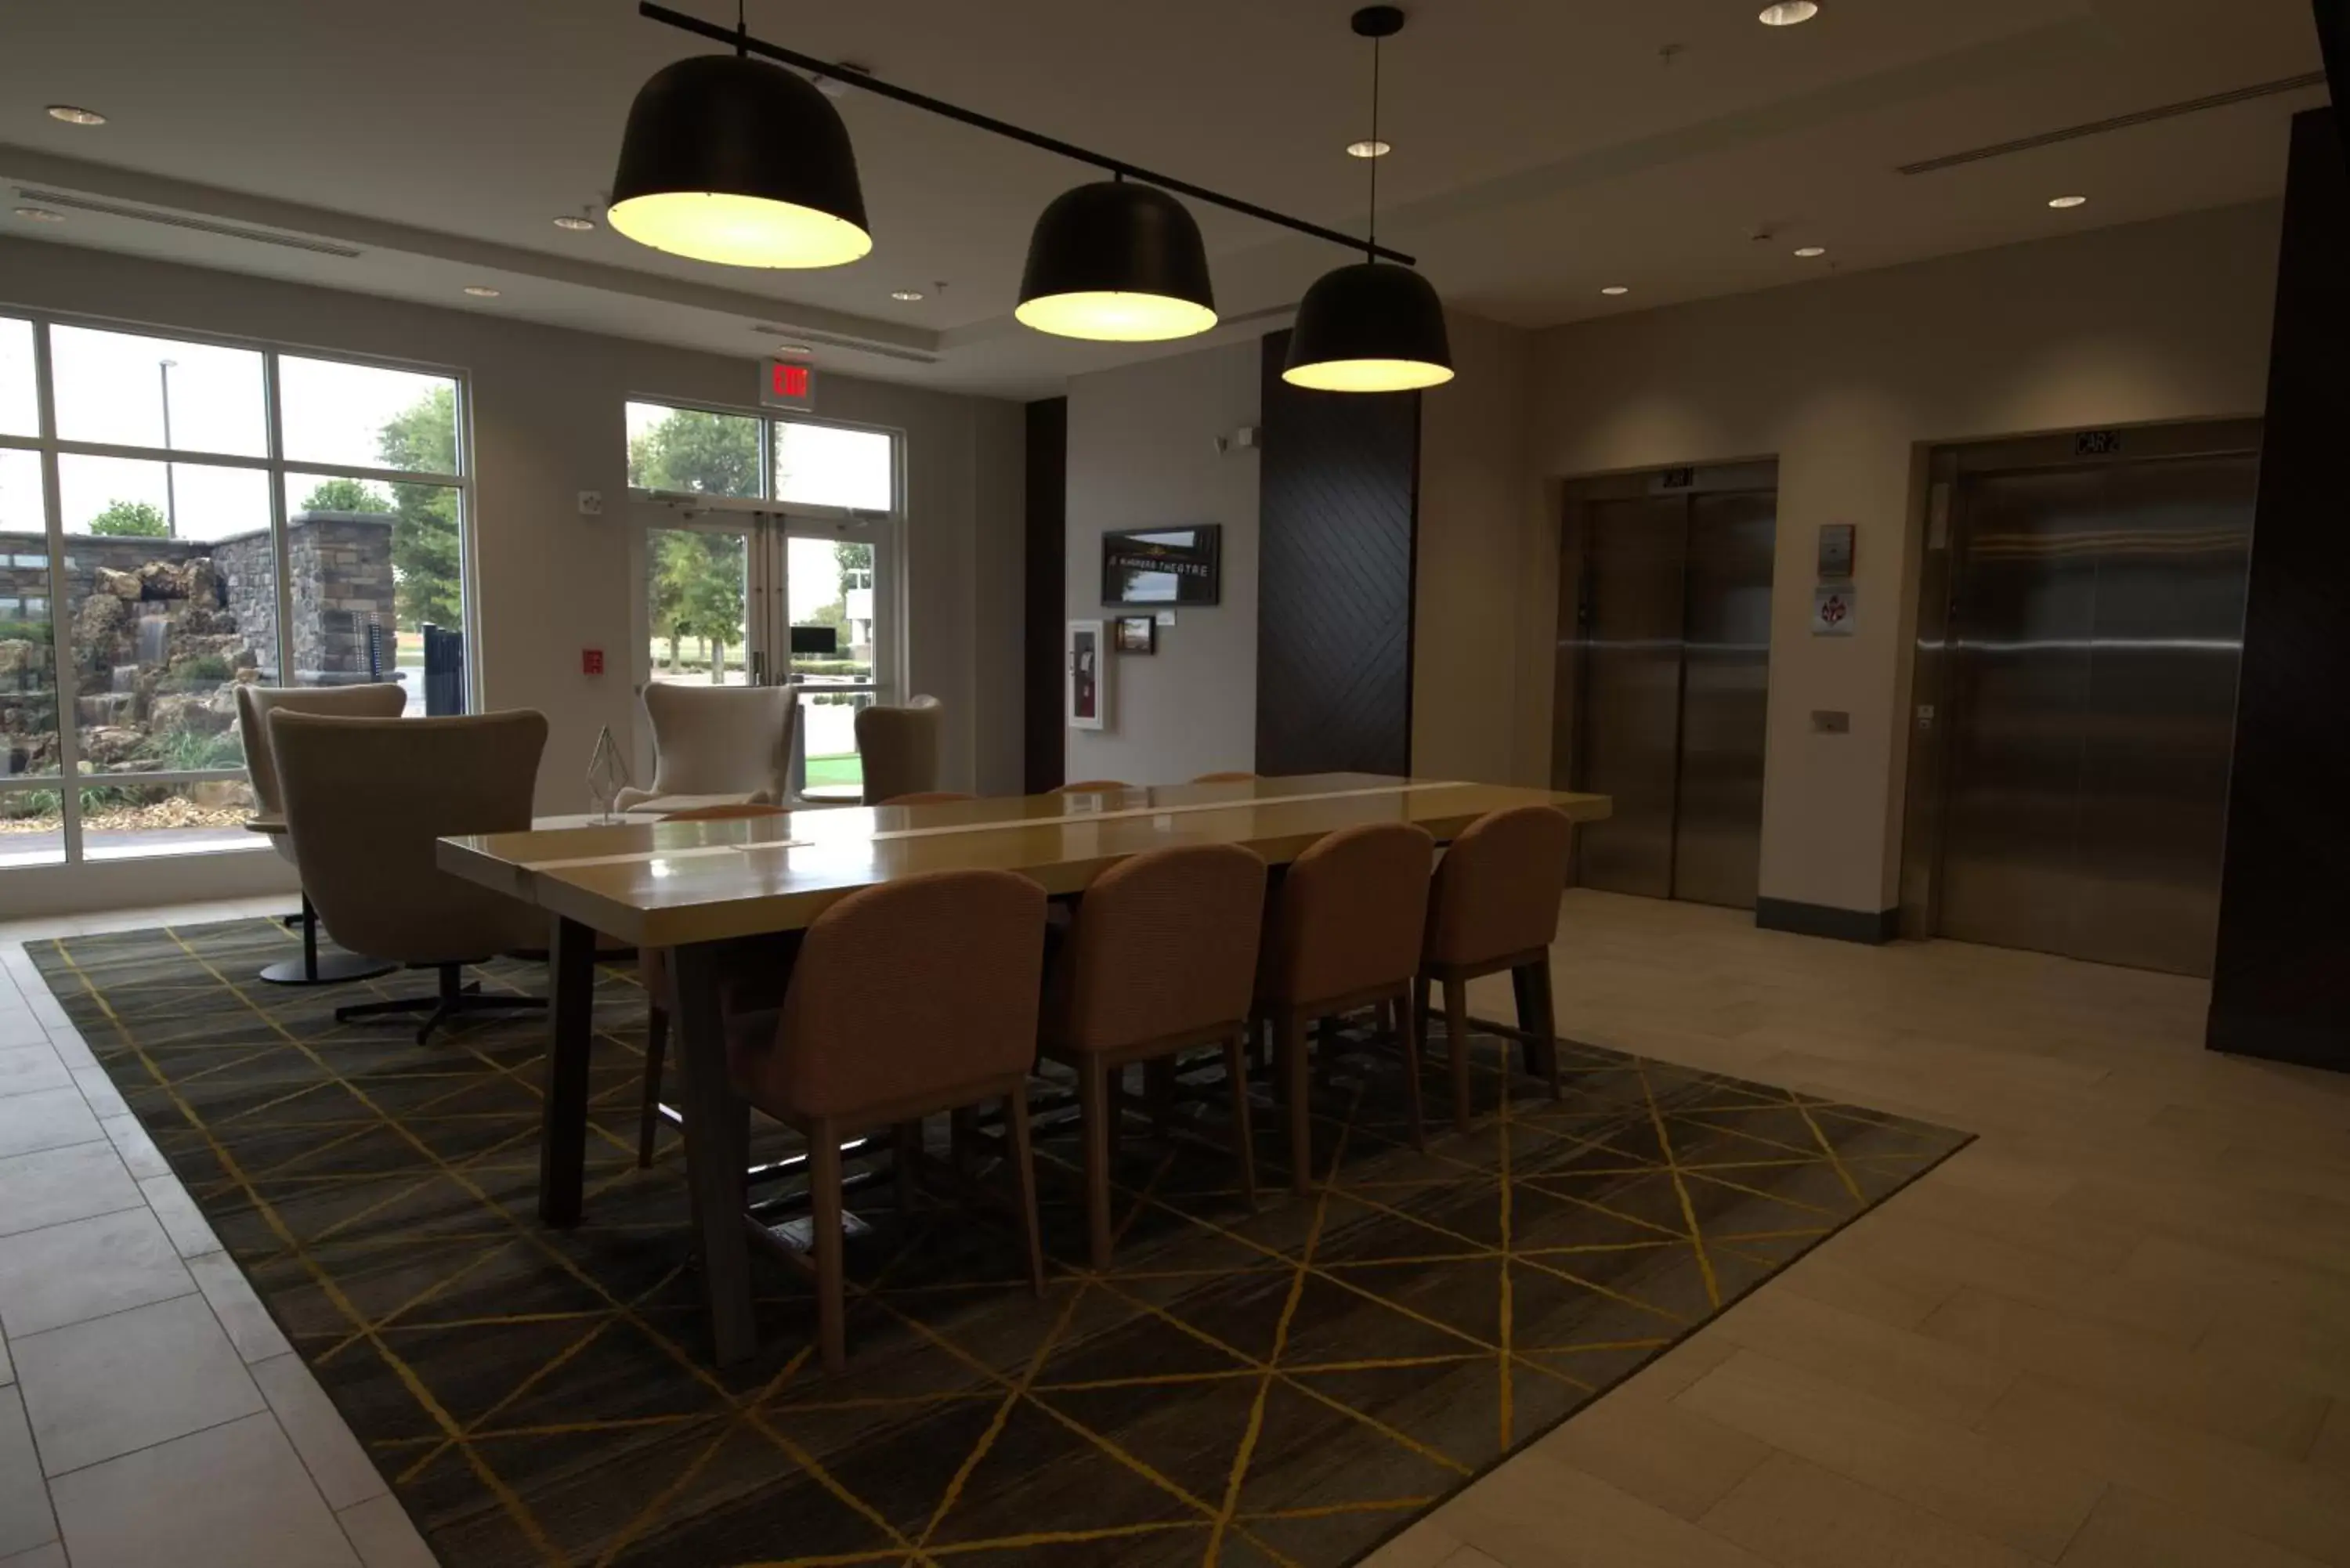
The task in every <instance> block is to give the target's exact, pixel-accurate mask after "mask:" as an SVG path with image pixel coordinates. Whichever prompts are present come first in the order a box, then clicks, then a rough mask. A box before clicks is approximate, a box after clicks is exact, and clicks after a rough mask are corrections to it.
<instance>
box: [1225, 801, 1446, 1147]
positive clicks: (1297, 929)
mask: <svg viewBox="0 0 2350 1568" xmlns="http://www.w3.org/2000/svg"><path fill="white" fill-rule="evenodd" d="M1435 857H1436V841H1435V840H1434V839H1433V838H1431V837H1430V836H1429V835H1428V832H1427V830H1426V829H1425V828H1421V827H1419V826H1414V825H1412V824H1410V823H1408V822H1385V823H1378V824H1374V825H1371V826H1364V827H1349V828H1346V829H1343V830H1342V831H1340V832H1337V833H1333V834H1331V835H1330V836H1327V837H1326V838H1323V839H1321V840H1319V841H1317V842H1316V843H1315V844H1314V845H1313V846H1311V847H1310V848H1308V849H1307V850H1306V851H1305V853H1304V854H1302V855H1300V856H1299V857H1297V858H1296V859H1295V861H1293V862H1291V864H1290V867H1289V869H1288V871H1287V872H1286V873H1285V874H1284V876H1283V877H1282V879H1281V886H1280V888H1278V890H1277V891H1276V892H1275V893H1274V898H1273V900H1272V909H1271V912H1270V913H1269V915H1268V916H1267V918H1266V920H1265V929H1264V943H1263V957H1262V958H1261V959H1260V960H1259V961H1258V964H1257V987H1256V1011H1257V1013H1258V1015H1259V1016H1260V1017H1262V1018H1263V1019H1264V1020H1265V1021H1266V1022H1267V1023H1269V1024H1270V1025H1271V1026H1272V1028H1273V1031H1274V1043H1275V1047H1276V1053H1277V1056H1278V1061H1279V1069H1278V1070H1279V1071H1280V1072H1281V1074H1282V1075H1283V1083H1284V1085H1285V1088H1286V1094H1287V1098H1288V1102H1289V1145H1290V1164H1291V1178H1292V1184H1293V1186H1294V1187H1295V1189H1296V1190H1297V1191H1299V1192H1305V1191H1306V1190H1308V1189H1309V1187H1310V1185H1311V1177H1312V1169H1313V1147H1314V1143H1313V1117H1312V1115H1311V1112H1310V1110H1309V1108H1308V1106H1307V1105H1306V1072H1305V1069H1306V1061H1305V1025H1306V1024H1307V1023H1309V1022H1311V1021H1313V1020H1315V1019H1318V1018H1329V1017H1335V1016H1336V1015H1337V1014H1339V1013H1343V1012H1350V1011H1352V1010H1354V1009H1356V1008H1358V1007H1371V1006H1377V1005H1380V1004H1383V1003H1387V1002H1396V1003H1399V1005H1398V1006H1396V1007H1395V1008H1394V1009H1393V1011H1394V1012H1395V1013H1396V1014H1397V1015H1398V1016H1399V1019H1400V1021H1401V1027H1400V1029H1399V1034H1400V1036H1401V1040H1402V1044H1403V1054H1404V1081H1405V1085H1406V1093H1407V1095H1408V1096H1409V1104H1410V1109H1411V1136H1412V1142H1413V1143H1414V1144H1415V1145H1419V1144H1422V1143H1423V1142H1424V1137H1423V1134H1422V1131H1421V1128H1420V1115H1419V1019H1418V1017H1417V1015H1416V1010H1415V1009H1414V1008H1413V1007H1412V1006H1411V1001H1412V983H1413V981H1414V980H1415V979H1416V978H1417V977H1418V975H1419V958H1420V945H1421V940H1422V939H1423V937H1424V935H1425V933H1426V929H1427V921H1428V878H1429V866H1430V862H1431V861H1433V860H1434V858H1435Z"/></svg>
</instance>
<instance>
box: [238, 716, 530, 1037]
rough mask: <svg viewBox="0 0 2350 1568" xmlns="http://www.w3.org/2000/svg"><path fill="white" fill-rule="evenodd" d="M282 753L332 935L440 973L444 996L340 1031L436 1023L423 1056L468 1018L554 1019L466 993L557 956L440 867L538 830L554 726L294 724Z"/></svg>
mask: <svg viewBox="0 0 2350 1568" xmlns="http://www.w3.org/2000/svg"><path fill="white" fill-rule="evenodd" d="M269 741H270V746H271V748H272V750H273V751H274V752H275V753H276V762H277V780H278V786H279V788H280V789H281V790H283V792H284V794H285V801H286V829H287V831H288V832H289V833H290V834H291V835H292V836H293V839H294V853H295V856H296V860H297V862H298V864H299V865H300V866H301V867H302V880H303V882H304V884H305V885H306V886H307V888H309V891H310V898H311V899H312V901H313V902H315V903H316V904H317V909H318V918H319V919H321V920H322V921H324V922H325V924H326V928H327V931H328V935H330V936H332V937H333V938H334V939H335V940H337V941H338V942H341V943H343V944H344V945H345V946H347V947H349V948H353V949H356V950H359V951H362V952H369V953H374V954H376V955H378V956H379V957H381V958H387V959H393V960H396V961H399V962H400V963H403V964H406V965H408V966H409V967H410V968H411V969H431V970H436V971H439V973H440V978H441V985H440V989H439V992H437V993H436V994H433V995H428V996H416V997H400V998H397V999H395V1000H393V1001H390V1002H361V1003H359V1004H356V1005H353V1006H348V1007H338V1008H337V1009H336V1010H335V1019H336V1022H338V1023H347V1022H348V1021H349V1020H351V1019H354V1018H368V1017H373V1016H377V1015H379V1014H384V1013H397V1012H423V1013H426V1014H427V1017H426V1018H425V1021H424V1026H423V1027H422V1028H421V1029H420V1030H418V1031H417V1035H416V1038H417V1041H418V1043H419V1044H421V1043H422V1042H423V1041H424V1040H425V1039H426V1038H427V1037H429V1036H430V1035H431V1034H432V1031H433V1030H434V1029H436V1028H438V1027H439V1026H440V1025H441V1024H442V1023H443V1022H445V1021H446V1020H447V1019H449V1018H451V1017H452V1016H454V1015H455V1014H458V1013H463V1012H481V1011H484V1010H487V1009H491V1008H516V1007H545V1006H546V1000H545V999H544V998H542V997H533V996H518V995H513V994H507V993H498V992H484V991H482V989H481V987H480V984H479V982H475V983H474V984H472V985H466V984H464V983H463V968H464V966H465V965H466V964H468V963H474V962H479V961H482V960H484V959H488V958H491V957H494V956H495V955H496V954H498V953H501V952H506V951H511V950H515V949H517V948H544V947H545V946H546V917H545V916H543V915H541V914H540V913H539V911H538V910H536V909H533V908H532V907H531V906H530V905H528V904H525V903H523V902H521V901H520V900H518V899H515V898H508V897H506V896H505V895H504V894H503V893H496V892H493V891H491V890H490V889H489V888H484V887H482V886H480V885H479V884H476V883H473V882H468V881H465V880H463V879H462V878H460V877H452V876H450V875H449V874H448V873H446V872H444V871H442V869H441V868H440V866H439V863H438V861H437V860H436V858H435V854H436V841H437V840H439V839H441V838H442V837H445V836H449V835H451V834H459V833H504V832H511V831H516V830H520V829H525V828H527V827H529V826H530V814H531V796H532V794H533V792H534V790H535V788H536V784H537V781H538V759H539V754H540V753H542V752H544V751H545V750H546V718H545V717H544V716H543V715H541V714H538V713H533V712H508V713H479V714H471V715H467V716H465V717H462V718H454V719H347V718H337V717H334V716H331V715H326V714H317V713H301V712H290V711H281V712H277V713H275V714H272V715H271V717H270V720H269Z"/></svg>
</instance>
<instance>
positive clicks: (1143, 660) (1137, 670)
mask: <svg viewBox="0 0 2350 1568" xmlns="http://www.w3.org/2000/svg"><path fill="white" fill-rule="evenodd" d="M1260 354H1261V350H1260V348H1259V347H1258V344H1257V343H1256V341H1255V340H1254V339H1251V340H1250V341H1247V342H1244V343H1232V344H1225V345H1222V346H1221V347H1218V348H1208V349H1203V350H1201V352H1199V353H1196V354H1185V355H1180V356H1178V357H1176V358H1169V359H1154V360H1151V361H1149V362H1148V363H1145V364H1140V365H1130V366H1127V367H1125V368H1123V369H1116V370H1103V371H1099V372H1097V373H1095V374H1092V375H1086V376H1078V377H1075V378H1072V379H1071V380H1070V382H1069V439H1068V485H1069V488H1068V589H1067V595H1068V617H1067V618H1069V619H1071V620H1094V619H1099V620H1103V621H1105V622H1107V621H1109V620H1111V619H1114V618H1116V617H1117V615H1118V611H1116V610H1113V609H1104V608H1103V607H1102V604H1101V536H1102V535H1103V533H1104V532H1105V531H1107V530H1111V529H1120V528H1163V527H1171V526H1175V525H1177V524H1187V523H1221V524H1223V529H1224V533H1223V577H1224V582H1223V601H1222V603H1221V604H1219V605H1217V606H1215V607H1212V608H1207V607H1197V608H1194V607H1185V608H1182V609H1180V610H1178V611H1177V612H1176V624H1175V625H1173V626H1171V627H1160V628H1159V651H1158V652H1157V653H1155V654H1152V655H1150V656H1149V657H1139V656H1130V655H1119V654H1117V653H1112V654H1110V655H1109V656H1108V661H1107V662H1108V670H1109V680H1110V682H1111V686H1112V691H1111V696H1110V702H1111V707H1110V719H1109V727H1108V728H1107V729H1106V730H1102V731H1098V732H1096V731H1090V730H1065V731H1064V733H1065V735H1066V738H1067V752H1066V755H1067V773H1066V777H1068V778H1070V779H1089V778H1112V779H1123V780H1125V781H1126V782H1127V783H1128V784H1171V783H1180V782H1181V781H1182V780H1184V779H1188V778H1191V777H1193V776H1194V775H1196V774H1202V773H1208V772H1211V771H1216V770H1222V769H1240V768H1249V767H1253V765H1254V763H1255V760H1256V581H1257V575H1256V565H1257V563H1256V556H1257V456H1256V453H1255V452H1253V451H1252V452H1243V451H1233V452H1218V451H1217V450H1216V444H1215V443H1216V438H1217V437H1218V436H1229V435H1231V434H1232V432H1233V431H1236V430H1238V429H1239V428H1240V427H1241V426H1243V425H1253V424H1255V423H1257V422H1258V420H1259V407H1260V404H1261V402H1262V397H1261V395H1260V389H1259V376H1260V375H1261V363H1262V361H1261V358H1260Z"/></svg>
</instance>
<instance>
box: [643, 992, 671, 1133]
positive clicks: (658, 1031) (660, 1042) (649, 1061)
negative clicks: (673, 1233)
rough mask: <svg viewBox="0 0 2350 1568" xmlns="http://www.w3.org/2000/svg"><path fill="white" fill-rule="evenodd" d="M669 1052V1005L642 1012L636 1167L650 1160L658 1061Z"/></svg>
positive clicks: (656, 1118) (656, 1108) (658, 1087)
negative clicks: (641, 1081)
mask: <svg viewBox="0 0 2350 1568" xmlns="http://www.w3.org/2000/svg"><path fill="white" fill-rule="evenodd" d="M668 1054H669V1009H667V1008H665V1007H654V1008H649V1009H647V1010H646V1012H645V1103H644V1109H643V1111H642V1113H641V1115H640V1116H639V1121H638V1125H637V1168H638V1169H639V1170H647V1169H650V1168H651V1166H652V1163H653V1135H654V1134H655V1133H656V1132H658V1131H659V1130H660V1096H661V1062H662V1060H663V1058H665V1057H666V1056H667V1055H668Z"/></svg>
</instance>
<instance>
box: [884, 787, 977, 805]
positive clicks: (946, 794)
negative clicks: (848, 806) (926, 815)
mask: <svg viewBox="0 0 2350 1568" xmlns="http://www.w3.org/2000/svg"><path fill="white" fill-rule="evenodd" d="M978 798H979V796H977V795H975V794H963V793H962V791H961V790H952V789H918V790H916V791H914V792H913V793H912V794H893V795H891V796H890V797H889V799H888V800H885V801H882V802H880V803H879V804H881V805H958V804H960V803H961V802H963V801H966V800H977V799H978Z"/></svg>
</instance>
